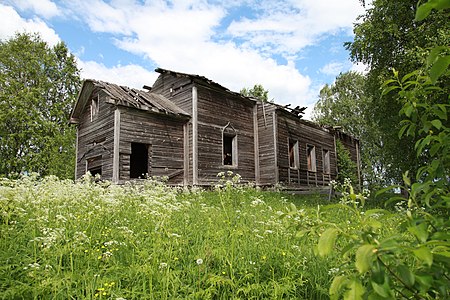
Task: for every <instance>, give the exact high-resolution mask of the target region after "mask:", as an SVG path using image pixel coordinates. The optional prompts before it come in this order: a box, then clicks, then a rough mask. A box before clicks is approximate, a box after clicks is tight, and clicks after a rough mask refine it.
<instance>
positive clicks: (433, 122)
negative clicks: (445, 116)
mask: <svg viewBox="0 0 450 300" xmlns="http://www.w3.org/2000/svg"><path fill="white" fill-rule="evenodd" d="M431 124H433V126H434V127H436V128H437V129H441V128H442V122H441V121H440V120H438V119H436V120H433V121H431Z"/></svg>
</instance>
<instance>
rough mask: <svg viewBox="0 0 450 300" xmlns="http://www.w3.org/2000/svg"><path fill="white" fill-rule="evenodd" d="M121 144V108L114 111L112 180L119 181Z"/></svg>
mask: <svg viewBox="0 0 450 300" xmlns="http://www.w3.org/2000/svg"><path fill="white" fill-rule="evenodd" d="M119 145H120V110H119V109H118V108H117V109H116V110H115V111H114V146H113V176H112V181H113V182H114V183H119V152H120V149H119Z"/></svg>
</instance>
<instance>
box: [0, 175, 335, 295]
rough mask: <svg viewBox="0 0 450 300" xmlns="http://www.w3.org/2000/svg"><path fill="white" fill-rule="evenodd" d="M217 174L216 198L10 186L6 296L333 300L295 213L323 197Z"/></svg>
mask: <svg viewBox="0 0 450 300" xmlns="http://www.w3.org/2000/svg"><path fill="white" fill-rule="evenodd" d="M220 175H221V176H220V177H222V176H223V180H222V182H221V183H220V184H219V185H218V186H217V187H216V189H215V190H214V191H204V190H199V189H196V188H192V189H190V190H188V189H183V188H174V187H168V186H166V185H164V184H162V183H161V182H156V181H152V180H146V181H144V182H141V184H132V183H129V184H125V185H122V186H117V185H113V184H111V183H108V182H100V183H95V180H94V179H93V178H92V177H90V176H86V177H85V178H83V179H82V180H80V181H77V182H75V183H74V182H73V181H71V180H59V179H57V178H56V177H54V176H50V177H45V178H39V177H36V176H34V175H33V176H24V177H22V178H20V179H16V180H13V179H1V180H0V299H119V298H125V299H328V296H327V292H328V284H329V281H330V280H331V276H330V275H329V274H328V272H329V269H330V267H329V265H330V263H329V262H327V261H324V260H323V259H321V258H318V257H316V256H315V255H314V253H313V248H314V247H313V246H314V244H313V243H314V240H312V239H310V238H308V237H298V236H297V230H296V228H295V227H294V226H292V221H291V220H292V219H291V217H290V216H288V215H287V212H288V209H289V208H290V207H291V203H290V202H291V201H292V202H295V203H296V204H297V205H298V206H299V207H302V208H304V210H305V214H306V215H305V218H307V219H308V220H314V219H315V218H316V204H317V203H323V202H325V201H326V200H318V199H311V198H306V199H305V198H301V197H299V196H292V195H287V194H281V193H274V192H263V191H259V190H257V189H255V188H249V187H247V186H242V185H238V184H237V183H238V181H239V176H237V175H236V174H231V173H224V174H220ZM310 200H311V202H313V204H308V202H309V201H310ZM292 205H294V204H292ZM282 215H286V217H285V218H280V216H282Z"/></svg>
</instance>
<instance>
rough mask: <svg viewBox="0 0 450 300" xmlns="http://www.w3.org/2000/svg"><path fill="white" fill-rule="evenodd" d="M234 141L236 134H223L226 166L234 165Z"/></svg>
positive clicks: (224, 162)
mask: <svg viewBox="0 0 450 300" xmlns="http://www.w3.org/2000/svg"><path fill="white" fill-rule="evenodd" d="M233 143H234V136H230V135H225V134H224V135H223V164H224V165H226V166H231V165H233Z"/></svg>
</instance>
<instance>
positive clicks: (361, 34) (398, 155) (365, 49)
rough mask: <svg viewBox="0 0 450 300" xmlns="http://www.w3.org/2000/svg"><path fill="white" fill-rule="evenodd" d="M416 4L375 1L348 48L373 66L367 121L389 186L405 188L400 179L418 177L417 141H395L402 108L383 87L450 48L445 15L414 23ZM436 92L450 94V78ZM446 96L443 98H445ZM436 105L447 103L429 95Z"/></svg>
mask: <svg viewBox="0 0 450 300" xmlns="http://www.w3.org/2000/svg"><path fill="white" fill-rule="evenodd" d="M416 5H417V0H374V1H373V2H372V5H371V8H369V9H368V10H367V11H366V13H365V14H364V15H362V16H360V17H359V19H358V23H357V24H356V25H355V27H354V33H355V38H354V41H353V42H350V43H346V48H347V49H348V50H349V51H350V56H351V58H352V60H353V61H354V62H360V63H364V64H366V65H368V66H369V72H368V74H367V80H366V83H365V91H366V96H367V97H370V98H371V99H372V100H371V101H369V102H368V106H367V109H366V114H365V117H366V118H367V119H368V120H369V122H370V123H371V124H373V125H374V126H375V127H376V129H377V132H378V133H379V137H378V139H379V144H380V147H381V148H380V149H379V154H380V157H379V158H380V162H381V163H382V165H383V166H389V167H388V168H386V169H385V172H384V175H385V178H386V179H387V181H393V182H396V183H400V182H402V173H403V172H404V171H406V170H408V169H411V168H412V169H411V171H412V172H415V171H416V170H417V169H418V168H419V166H420V165H421V158H420V157H417V156H416V155H415V151H414V144H415V142H416V140H417V139H416V137H412V136H406V135H403V136H402V137H401V138H400V139H399V137H398V135H397V132H398V130H399V129H400V123H401V117H400V116H399V114H398V111H400V109H401V107H402V105H403V103H402V102H401V101H399V99H398V98H397V97H395V96H393V95H387V96H385V97H382V96H381V88H380V87H381V85H382V84H383V82H384V81H385V80H387V79H389V78H390V76H391V70H392V69H396V70H399V71H400V74H399V76H400V77H402V76H404V75H406V74H408V73H409V72H412V71H413V70H416V69H419V68H420V67H421V66H422V65H423V64H424V63H425V62H426V58H427V55H428V53H429V49H430V48H432V47H434V46H436V45H438V44H443V45H448V44H450V34H449V32H450V22H448V14H446V13H445V12H444V11H440V12H439V13H436V14H432V15H431V16H430V17H429V18H427V19H425V20H423V21H421V22H414V18H415V8H416ZM437 86H438V87H441V88H444V89H445V90H446V91H447V92H448V90H449V86H450V85H449V84H448V76H447V77H446V76H444V77H441V78H440V80H439V82H437ZM444 94H445V93H444ZM429 101H430V102H432V103H446V101H448V99H446V98H445V97H443V96H442V94H435V95H430V98H429Z"/></svg>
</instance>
